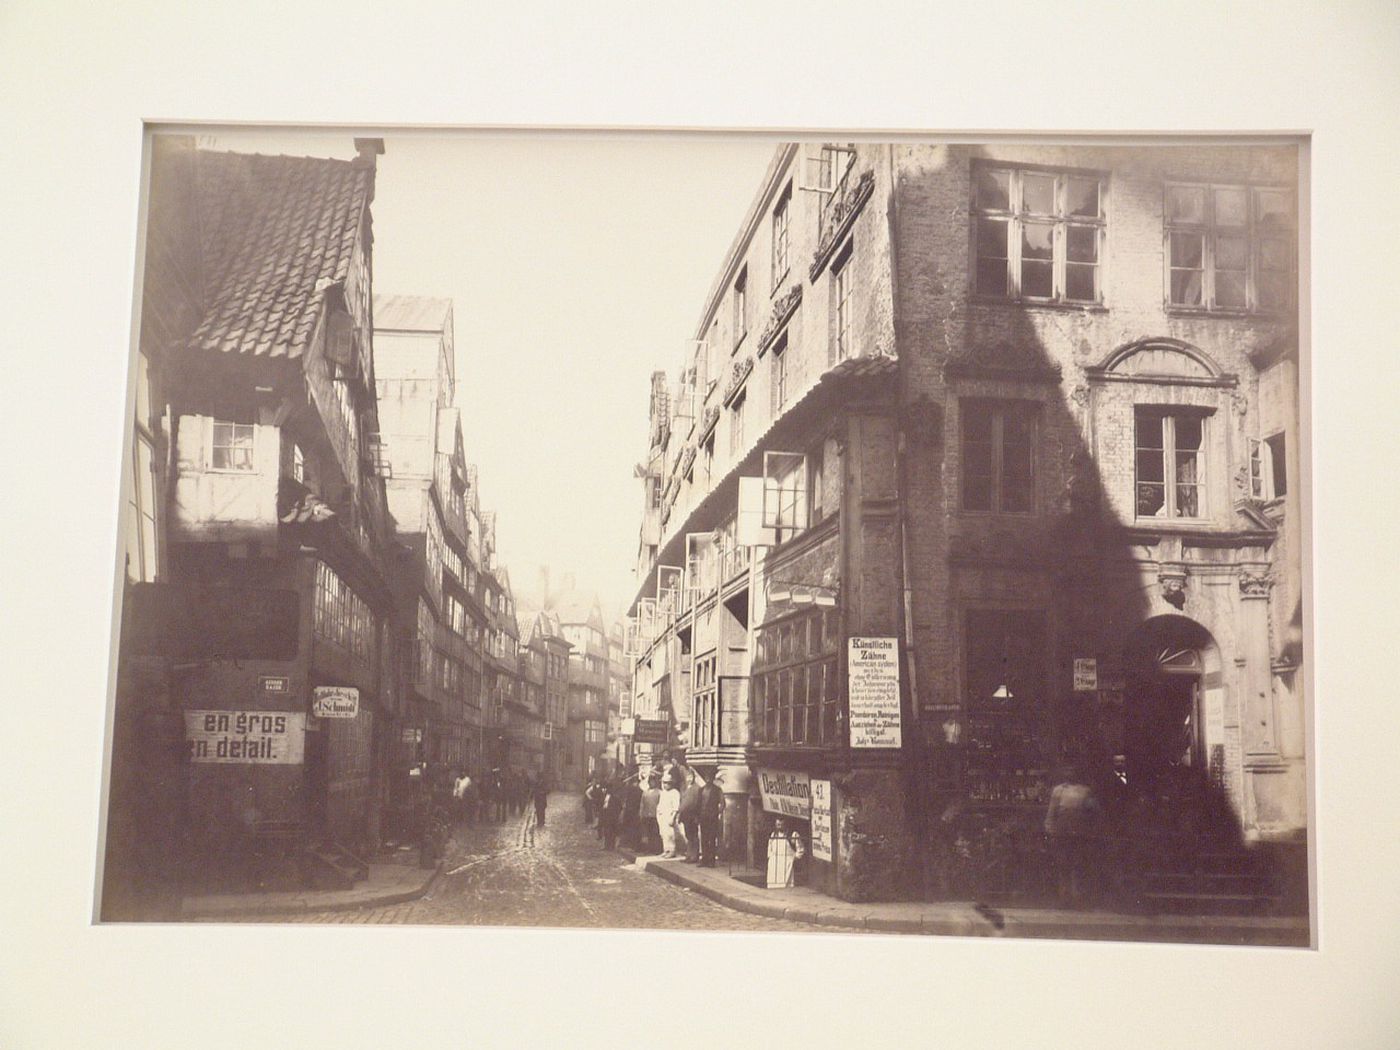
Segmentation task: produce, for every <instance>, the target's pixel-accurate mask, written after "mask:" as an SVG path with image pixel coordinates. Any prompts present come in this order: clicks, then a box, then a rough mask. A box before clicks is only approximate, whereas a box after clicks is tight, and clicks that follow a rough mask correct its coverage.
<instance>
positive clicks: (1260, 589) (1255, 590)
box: [1239, 569, 1274, 598]
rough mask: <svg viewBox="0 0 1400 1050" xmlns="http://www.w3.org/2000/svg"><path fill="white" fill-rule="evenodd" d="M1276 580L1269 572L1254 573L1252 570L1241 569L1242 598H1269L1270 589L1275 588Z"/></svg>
mask: <svg viewBox="0 0 1400 1050" xmlns="http://www.w3.org/2000/svg"><path fill="white" fill-rule="evenodd" d="M1273 583H1274V578H1273V577H1272V576H1270V575H1269V574H1268V573H1267V572H1254V571H1252V570H1250V569H1241V570H1240V575H1239V584H1240V597H1241V598H1267V597H1268V596H1269V588H1270V587H1272V586H1273Z"/></svg>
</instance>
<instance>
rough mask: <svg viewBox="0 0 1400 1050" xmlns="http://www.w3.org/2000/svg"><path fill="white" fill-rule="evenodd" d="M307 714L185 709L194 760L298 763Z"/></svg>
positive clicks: (189, 746)
mask: <svg viewBox="0 0 1400 1050" xmlns="http://www.w3.org/2000/svg"><path fill="white" fill-rule="evenodd" d="M305 741H306V715H305V714H303V713H301V712H299V711H297V712H293V711H186V712H185V742H186V746H187V747H188V748H189V754H190V761H191V762H214V763H241V764H251V765H275V766H278V765H280V766H292V765H298V764H300V763H301V760H302V751H303V748H304V745H305Z"/></svg>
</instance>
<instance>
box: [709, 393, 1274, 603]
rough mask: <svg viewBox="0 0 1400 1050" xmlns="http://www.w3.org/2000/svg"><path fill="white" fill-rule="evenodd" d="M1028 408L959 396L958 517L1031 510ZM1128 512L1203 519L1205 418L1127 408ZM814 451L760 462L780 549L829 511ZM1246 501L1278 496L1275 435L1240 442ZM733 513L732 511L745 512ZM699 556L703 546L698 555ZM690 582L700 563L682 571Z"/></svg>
mask: <svg viewBox="0 0 1400 1050" xmlns="http://www.w3.org/2000/svg"><path fill="white" fill-rule="evenodd" d="M1040 411H1041V409H1040V405H1039V403H1038V402H1031V401H989V400H983V399H964V400H963V401H961V402H960V417H961V506H962V509H963V510H965V511H971V512H993V513H1004V514H1029V513H1032V512H1034V510H1035V504H1036V498H1035V478H1036V449H1037V447H1038V440H1037V433H1036V431H1037V425H1038V422H1039V416H1040ZM1133 422H1134V430H1133V433H1134V507H1135V514H1136V516H1138V517H1144V518H1160V517H1169V518H1201V517H1204V516H1205V515H1206V513H1207V511H1206V504H1205V493H1206V486H1207V480H1208V479H1207V456H1206V448H1207V442H1206V435H1207V431H1208V427H1209V425H1210V418H1209V414H1208V413H1207V412H1206V411H1204V410H1201V409H1198V408H1191V407H1184V406H1183V407H1163V406H1146V405H1142V406H1138V407H1137V408H1136V409H1135V411H1134V420H1133ZM822 461H823V446H822V444H818V445H817V446H815V447H814V448H813V449H812V451H810V452H808V453H805V454H803V453H792V452H768V453H766V454H765V458H764V478H763V506H762V527H763V528H764V529H766V530H772V531H771V534H770V535H769V536H767V537H765V539H769V540H771V541H772V543H775V544H776V543H782V542H784V541H785V540H787V539H791V538H793V537H795V536H797V535H799V534H801V533H802V532H804V531H805V530H807V529H808V528H811V527H813V526H815V525H816V524H818V523H820V522H821V521H822V520H823V519H824V518H825V516H826V515H827V514H829V513H830V512H831V511H832V510H834V508H832V507H829V506H826V505H825V500H824V498H823V486H822V478H823V462H822ZM1249 479H1250V495H1251V496H1253V497H1254V498H1256V499H1263V500H1269V499H1275V498H1279V497H1282V496H1284V495H1286V494H1287V491H1288V470H1287V460H1286V441H1285V437H1284V434H1283V433H1277V434H1273V435H1270V436H1268V437H1266V438H1264V439H1263V440H1255V439H1251V440H1250V443H1249ZM744 513H745V512H744V509H743V508H742V507H741V508H740V514H741V515H742V514H744ZM702 551H703V555H704V556H708V554H709V551H708V549H702ZM688 568H690V569H691V572H692V579H705V578H706V577H705V573H706V571H707V569H708V566H707V565H705V564H701V563H695V564H690V565H688Z"/></svg>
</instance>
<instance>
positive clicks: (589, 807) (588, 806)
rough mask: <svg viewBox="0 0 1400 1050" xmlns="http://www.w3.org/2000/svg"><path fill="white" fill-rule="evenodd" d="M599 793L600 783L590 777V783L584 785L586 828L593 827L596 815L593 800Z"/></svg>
mask: <svg viewBox="0 0 1400 1050" xmlns="http://www.w3.org/2000/svg"><path fill="white" fill-rule="evenodd" d="M597 791H598V782H597V781H596V780H594V779H593V778H592V777H589V778H588V783H586V784H584V785H583V826H584V827H586V828H590V827H592V826H593V817H594V813H595V806H594V803H593V798H594V795H595V794H597Z"/></svg>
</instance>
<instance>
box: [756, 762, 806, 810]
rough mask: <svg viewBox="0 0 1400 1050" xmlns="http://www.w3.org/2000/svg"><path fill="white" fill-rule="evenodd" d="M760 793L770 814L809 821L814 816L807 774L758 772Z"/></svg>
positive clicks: (772, 771)
mask: <svg viewBox="0 0 1400 1050" xmlns="http://www.w3.org/2000/svg"><path fill="white" fill-rule="evenodd" d="M758 793H759V795H761V796H762V798H763V808H764V809H765V810H767V811H768V812H769V813H777V814H779V815H780V816H784V817H796V818H797V819H799V820H807V819H808V818H810V817H811V815H812V792H811V787H810V782H809V780H808V777H807V774H806V773H789V772H787V771H785V770H778V769H760V770H759V771H758Z"/></svg>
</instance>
